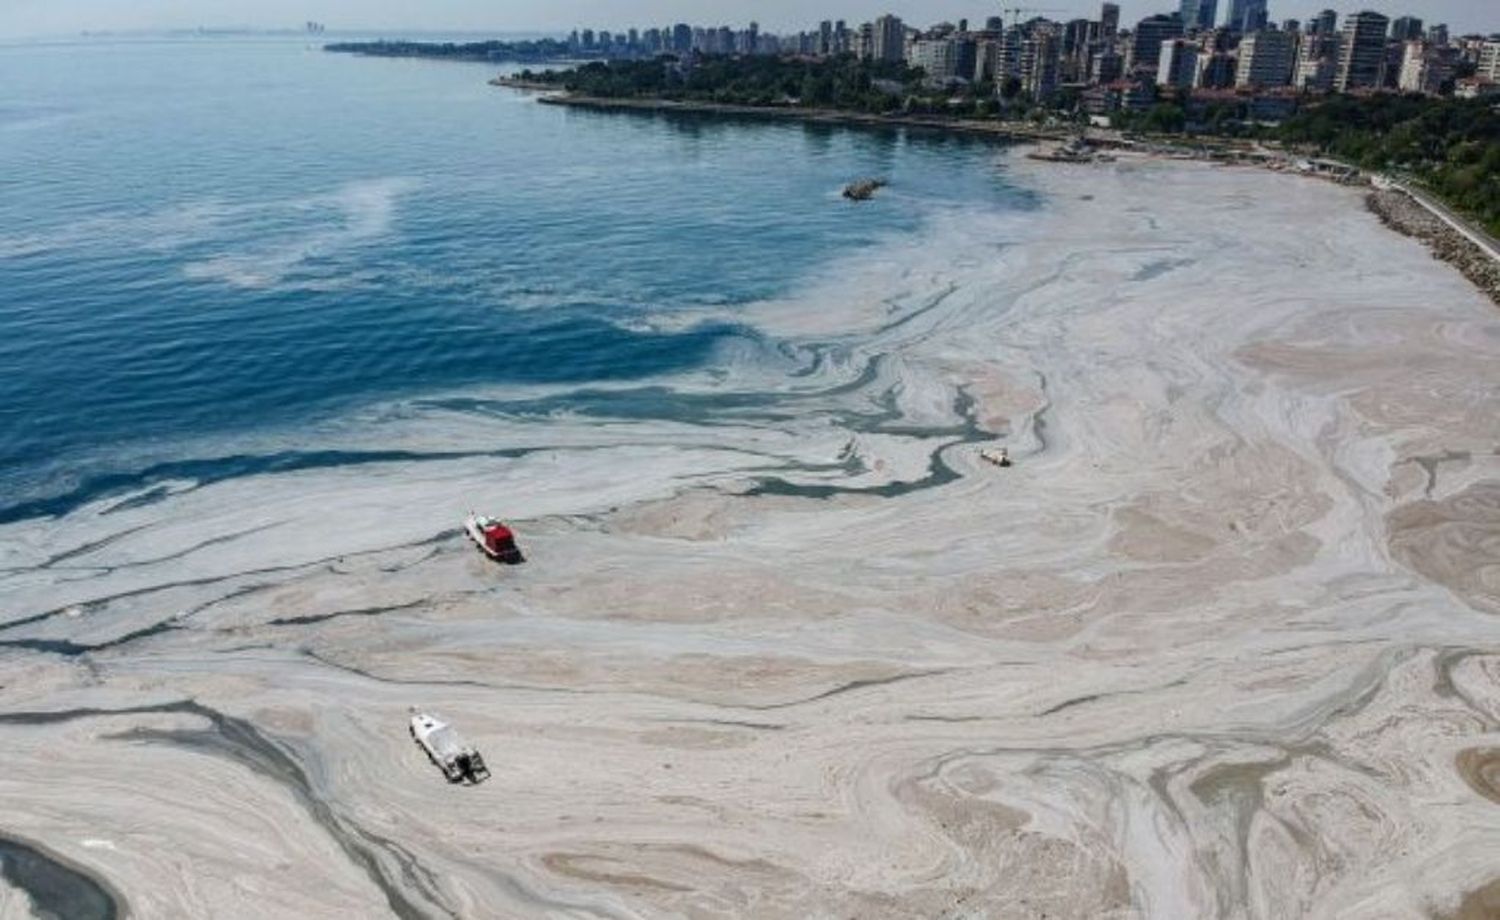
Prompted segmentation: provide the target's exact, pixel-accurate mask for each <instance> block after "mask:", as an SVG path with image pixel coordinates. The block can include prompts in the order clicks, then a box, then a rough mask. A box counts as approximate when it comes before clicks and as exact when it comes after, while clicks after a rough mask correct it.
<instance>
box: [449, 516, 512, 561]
mask: <svg viewBox="0 0 1500 920" xmlns="http://www.w3.org/2000/svg"><path fill="white" fill-rule="evenodd" d="M464 532H465V533H467V534H468V535H469V539H470V540H473V541H474V545H475V546H477V547H479V551H480V552H481V553H484V554H485V555H486V556H489V557H490V558H491V559H494V560H495V561H497V562H504V563H507V564H509V565H516V564H517V563H521V562H525V561H526V558H525V557H524V556H522V555H521V548H520V547H519V546H517V545H516V535H515V532H514V531H512V530H511V529H510V528H509V527H506V526H505V524H503V523H501V522H500V521H498V520H496V519H495V518H491V517H485V516H484V515H482V514H475V513H474V512H472V511H470V512H469V516H468V517H466V518H464Z"/></svg>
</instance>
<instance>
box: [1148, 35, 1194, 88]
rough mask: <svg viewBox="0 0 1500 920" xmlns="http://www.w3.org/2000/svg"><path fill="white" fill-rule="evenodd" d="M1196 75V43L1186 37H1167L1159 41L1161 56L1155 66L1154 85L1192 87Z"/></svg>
mask: <svg viewBox="0 0 1500 920" xmlns="http://www.w3.org/2000/svg"><path fill="white" fill-rule="evenodd" d="M1197 76H1198V43H1197V42H1194V41H1192V40H1190V39H1186V38H1169V39H1167V40H1166V41H1164V42H1162V43H1161V58H1160V60H1159V62H1158V64H1157V68H1156V85H1157V86H1164V87H1175V88H1177V89H1192V87H1193V82H1194V81H1195V80H1196V79H1197Z"/></svg>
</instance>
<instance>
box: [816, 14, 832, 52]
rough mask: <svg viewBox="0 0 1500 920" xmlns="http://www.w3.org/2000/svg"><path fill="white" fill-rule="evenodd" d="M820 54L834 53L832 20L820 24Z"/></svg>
mask: <svg viewBox="0 0 1500 920" xmlns="http://www.w3.org/2000/svg"><path fill="white" fill-rule="evenodd" d="M818 53H819V54H832V53H833V20H831V19H825V20H823V21H822V22H820V23H818Z"/></svg>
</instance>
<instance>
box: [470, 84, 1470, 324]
mask: <svg viewBox="0 0 1500 920" xmlns="http://www.w3.org/2000/svg"><path fill="white" fill-rule="evenodd" d="M489 82H490V85H492V86H498V87H505V88H508V89H518V90H525V91H535V92H541V93H543V95H541V96H539V97H538V98H537V100H536V101H537V102H538V103H539V104H542V105H551V106H560V107H564V108H577V109H583V110H586V111H597V112H628V113H639V114H651V115H661V114H669V115H694V116H705V117H725V118H733V119H740V120H746V121H768V122H779V123H793V124H812V125H826V126H830V127H846V128H865V129H874V130H917V131H927V132H935V133H947V134H953V135H957V136H960V137H967V138H978V139H982V140H990V141H995V142H998V143H1003V144H1021V145H1024V144H1032V145H1043V144H1059V145H1060V144H1063V143H1066V142H1068V141H1069V140H1071V139H1073V138H1075V137H1077V136H1078V133H1077V132H1076V131H1074V130H1073V129H1046V128H1023V127H1016V126H1014V125H1011V124H1009V123H1006V122H996V121H992V120H979V119H954V118H943V117H940V116H924V115H878V114H870V113H863V112H846V111H841V110H837V109H808V108H800V107H792V106H788V107H767V106H753V105H738V104H733V103H719V102H699V101H680V100H672V99H661V98H639V97H631V98H609V97H601V96H584V95H575V94H573V93H569V92H567V91H566V90H562V89H559V88H558V87H557V86H555V85H553V84H549V83H542V82H538V81H532V80H518V79H514V78H510V77H496V78H494V79H492V80H490V81H489ZM1082 136H1083V137H1084V138H1086V140H1087V142H1088V144H1089V145H1090V146H1091V147H1094V148H1098V149H1102V150H1116V151H1120V152H1123V153H1133V154H1137V155H1139V156H1143V157H1150V158H1155V159H1171V160H1192V161H1201V162H1207V163H1218V164H1222V165H1241V166H1255V167H1258V168H1261V169H1264V170H1266V171H1269V172H1276V173H1284V174H1291V175H1297V176H1302V177H1307V178H1319V179H1323V180H1325V181H1331V182H1335V183H1337V184H1344V185H1360V186H1368V187H1372V188H1373V191H1372V192H1371V193H1370V195H1369V196H1367V202H1366V204H1367V207H1368V208H1369V209H1370V210H1371V211H1374V212H1375V213H1376V214H1377V215H1379V216H1380V218H1381V222H1382V223H1383V224H1384V225H1385V226H1386V227H1387V228H1388V229H1390V230H1392V231H1394V232H1396V233H1399V234H1401V235H1403V236H1408V237H1411V238H1413V239H1417V240H1419V241H1421V242H1423V243H1424V244H1426V245H1427V247H1428V249H1429V251H1431V252H1432V254H1433V257H1434V258H1436V259H1438V260H1439V261H1442V262H1445V263H1447V264H1449V265H1451V266H1453V267H1454V268H1455V269H1457V270H1458V271H1459V273H1460V274H1462V275H1463V276H1464V277H1465V278H1467V279H1468V280H1469V281H1470V282H1472V283H1473V284H1474V286H1475V287H1476V288H1478V289H1479V291H1480V292H1481V293H1483V294H1484V295H1485V296H1487V297H1489V298H1490V299H1491V300H1492V301H1494V303H1495V304H1496V305H1497V306H1500V262H1497V261H1496V260H1495V259H1493V258H1492V257H1491V255H1490V254H1489V253H1487V252H1485V250H1484V249H1483V248H1482V247H1481V246H1479V245H1478V244H1476V243H1474V242H1473V241H1472V240H1470V239H1467V238H1466V237H1465V236H1464V235H1463V234H1461V233H1459V232H1457V231H1455V230H1453V229H1452V228H1451V227H1448V226H1445V225H1443V223H1442V221H1440V220H1438V219H1437V216H1436V215H1433V214H1432V213H1431V211H1430V209H1428V208H1427V207H1426V206H1425V205H1424V204H1423V203H1422V202H1421V201H1419V200H1417V199H1416V198H1415V197H1414V196H1412V195H1410V194H1408V193H1406V192H1405V191H1402V190H1400V189H1381V188H1380V187H1379V184H1378V183H1377V182H1375V181H1373V178H1372V177H1371V176H1370V175H1369V174H1366V173H1364V172H1363V171H1362V170H1359V169H1357V168H1356V167H1345V169H1346V170H1347V171H1346V172H1340V171H1338V170H1335V169H1331V168H1328V167H1326V166H1324V165H1319V166H1318V167H1317V168H1316V169H1313V170H1304V169H1301V168H1298V166H1297V165H1296V164H1297V163H1298V162H1299V161H1300V162H1312V161H1311V160H1310V158H1304V157H1299V156H1296V155H1295V154H1292V153H1290V152H1287V153H1284V154H1282V155H1280V156H1275V157H1272V156H1268V155H1267V154H1265V153H1264V152H1260V151H1256V150H1254V149H1253V148H1250V147H1247V146H1243V145H1236V144H1233V143H1226V142H1222V141H1219V140H1218V139H1216V141H1215V142H1214V143H1204V142H1201V141H1200V142H1199V143H1198V144H1197V146H1196V147H1187V146H1180V145H1177V144H1172V143H1161V142H1156V143H1153V142H1151V141H1142V142H1136V141H1134V140H1131V139H1127V138H1124V137H1120V136H1111V135H1109V134H1104V133H1101V132H1099V131H1098V130H1089V129H1085V131H1084V133H1083V135H1082ZM1032 158H1033V159H1037V160H1042V161H1049V162H1057V163H1085V164H1086V163H1088V162H1089V160H1088V159H1077V160H1074V159H1067V158H1054V157H1049V156H1033V157H1032ZM1326 163H1327V161H1320V164H1326ZM1391 196H1399V197H1400V198H1401V199H1403V200H1405V201H1406V202H1408V203H1409V204H1410V205H1411V206H1412V208H1414V209H1415V210H1416V211H1419V212H1421V213H1420V216H1418V215H1417V214H1416V213H1415V212H1410V211H1409V210H1408V209H1405V208H1400V207H1399V206H1398V205H1396V204H1395V203H1393V202H1392V200H1391ZM1377 202H1380V203H1379V204H1377Z"/></svg>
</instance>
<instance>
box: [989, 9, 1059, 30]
mask: <svg viewBox="0 0 1500 920" xmlns="http://www.w3.org/2000/svg"><path fill="white" fill-rule="evenodd" d="M1066 12H1068V11H1067V10H1061V9H1057V8H1056V7H1038V6H1007V7H1002V8H1001V9H1000V27H1001V28H1002V29H1003V28H1005V19H1006V17H1007V16H1011V15H1014V16H1015V17H1016V19H1015V22H1013V23H1011V25H1014V26H1018V25H1020V24H1021V15H1022V14H1023V13H1066Z"/></svg>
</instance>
